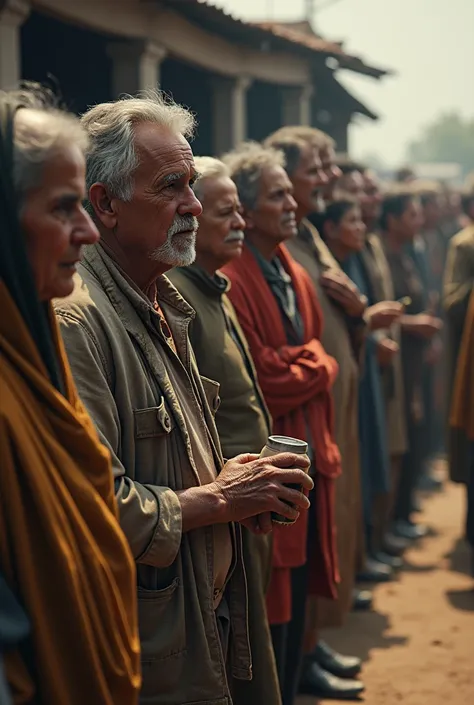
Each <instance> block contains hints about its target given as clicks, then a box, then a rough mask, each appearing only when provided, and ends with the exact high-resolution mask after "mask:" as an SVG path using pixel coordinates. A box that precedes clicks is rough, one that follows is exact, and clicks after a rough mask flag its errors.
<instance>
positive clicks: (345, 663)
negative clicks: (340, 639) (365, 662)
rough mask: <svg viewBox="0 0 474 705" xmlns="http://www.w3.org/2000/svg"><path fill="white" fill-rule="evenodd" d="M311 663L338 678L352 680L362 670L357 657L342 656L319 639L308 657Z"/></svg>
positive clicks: (360, 662)
mask: <svg viewBox="0 0 474 705" xmlns="http://www.w3.org/2000/svg"><path fill="white" fill-rule="evenodd" d="M310 658H311V660H312V661H316V663H317V664H318V665H319V666H321V668H324V670H325V671H328V672H329V673H332V675H333V676H338V678H354V676H356V675H357V674H358V673H360V670H361V668H362V661H361V659H360V658H357V656H343V655H342V654H338V653H337V651H334V649H331V647H330V646H329V644H326V642H325V641H323V640H322V639H320V640H319V641H318V643H317V645H316V648H315V649H314V651H313V653H312V654H311V656H310Z"/></svg>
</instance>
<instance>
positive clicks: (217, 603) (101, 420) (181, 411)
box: [56, 94, 313, 705]
mask: <svg viewBox="0 0 474 705" xmlns="http://www.w3.org/2000/svg"><path fill="white" fill-rule="evenodd" d="M82 122H83V125H84V127H85V129H86V131H87V132H88V134H89V137H90V151H89V155H88V162H87V186H88V197H89V205H90V208H91V211H92V213H93V217H94V219H95V222H96V224H97V227H98V229H99V232H100V234H101V237H102V240H101V242H100V243H98V244H97V245H94V246H91V247H90V248H88V249H87V250H86V252H85V255H84V259H83V263H82V264H81V265H80V266H79V267H78V275H80V276H76V282H75V289H74V292H73V293H72V295H71V296H70V297H69V298H68V299H65V300H62V301H60V302H57V305H56V313H57V316H58V318H59V321H60V324H61V330H62V334H63V338H64V341H65V344H66V348H67V352H68V355H69V359H70V363H71V367H72V370H73V373H74V376H75V380H76V384H77V387H78V390H79V393H80V395H81V397H82V399H83V401H84V403H85V405H86V407H87V409H88V411H89V413H90V415H91V416H92V418H93V420H94V422H95V424H96V426H97V429H98V431H99V434H100V437H101V439H102V441H103V442H104V443H105V444H106V445H107V446H108V448H109V450H110V453H111V456H112V465H113V470H114V475H115V489H116V497H117V501H118V504H119V510H120V519H121V523H122V527H123V529H124V531H125V533H126V535H127V538H128V540H129V542H130V545H131V548H132V551H133V554H134V556H135V560H136V564H137V581H138V614H139V627H140V638H141V648H142V671H143V687H142V693H141V702H142V703H147V705H186V704H190V703H197V702H199V703H201V704H202V705H211V704H212V705H230V704H231V703H232V696H231V693H230V689H229V684H228V676H229V677H233V678H236V679H242V680H250V679H251V677H252V665H251V655H250V650H249V639H248V625H247V608H246V600H247V593H246V578H245V568H244V564H243V560H242V538H241V532H240V529H239V524H238V522H242V523H244V524H245V526H246V527H247V528H250V529H252V530H253V531H255V532H259V531H260V532H265V531H268V530H269V529H270V527H271V524H270V519H269V513H270V512H271V511H276V512H278V513H283V514H284V515H285V516H287V517H289V518H291V519H294V518H296V517H297V516H298V514H299V512H300V511H303V510H306V509H307V508H308V506H309V501H308V499H307V498H306V497H305V496H304V494H303V493H302V492H301V491H298V490H295V489H291V488H290V487H287V486H286V485H287V484H289V483H294V484H296V485H297V486H298V485H300V486H301V487H303V488H306V489H311V487H312V485H313V483H312V481H311V479H309V477H308V476H307V473H306V471H307V469H308V461H307V459H306V458H304V457H301V456H297V455H293V454H280V455H278V456H275V457H273V458H271V459H270V460H268V459H259V457H258V456H257V455H251V454H243V455H240V456H238V457H237V458H234V459H233V460H231V461H228V462H227V463H224V461H223V458H222V452H221V447H220V443H219V437H218V433H217V430H216V426H215V422H214V415H215V412H216V410H217V408H218V405H219V399H218V393H219V385H218V384H217V383H216V382H214V381H212V380H209V379H207V378H205V377H202V376H200V374H199V371H198V367H197V364H196V360H195V356H194V353H193V350H192V347H191V345H190V343H189V338H188V328H189V325H190V323H191V321H192V319H193V317H194V311H193V309H192V308H191V307H190V306H189V305H188V304H187V303H186V302H185V301H184V299H183V298H182V297H181V296H180V295H179V294H178V292H177V290H176V289H175V288H174V287H173V286H172V284H171V283H170V281H169V280H168V279H167V278H166V276H164V273H165V272H166V271H167V270H169V269H170V268H171V267H173V266H185V265H189V264H191V263H192V261H193V260H194V257H195V240H196V230H197V217H198V216H200V215H201V211H202V208H201V204H200V203H199V201H198V200H197V198H196V196H195V194H194V192H193V189H192V185H193V182H194V180H195V178H196V177H197V171H196V168H195V165H194V160H193V154H192V151H191V148H190V146H189V143H188V141H187V139H186V138H187V137H190V136H191V134H192V130H193V122H194V121H193V117H192V115H191V114H190V113H189V112H188V111H187V110H185V109H184V108H182V107H180V106H178V105H176V104H174V103H171V102H166V101H165V100H164V99H163V98H162V97H161V96H160V95H159V94H156V95H152V96H149V97H146V98H128V99H125V100H120V101H117V102H114V103H106V104H101V105H98V106H96V107H94V108H92V109H91V110H89V111H88V112H87V113H86V114H85V115H84V116H83V118H82ZM58 217H64V218H67V217H68V215H67V212H65V213H61V214H59V216H58ZM79 577H80V576H79ZM104 609H107V605H106V604H105V605H104ZM111 658H113V654H111Z"/></svg>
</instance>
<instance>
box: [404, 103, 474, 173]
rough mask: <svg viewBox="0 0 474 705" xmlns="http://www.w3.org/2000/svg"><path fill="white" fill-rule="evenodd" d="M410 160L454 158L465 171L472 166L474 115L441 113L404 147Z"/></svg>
mask: <svg viewBox="0 0 474 705" xmlns="http://www.w3.org/2000/svg"><path fill="white" fill-rule="evenodd" d="M408 155H409V159H410V161H411V162H419V163H427V162H451V163H453V162H456V163H458V164H460V165H461V166H462V168H463V171H464V173H465V174H467V173H468V172H469V171H472V170H474V118H471V119H465V118H463V117H462V116H460V115H458V114H457V113H454V112H452V113H445V114H444V115H440V116H439V117H438V118H437V119H435V120H434V121H433V122H432V123H431V124H430V125H428V126H427V127H426V128H425V129H424V130H423V133H422V134H421V135H420V137H419V138H418V139H416V140H414V141H413V142H412V143H411V144H410V145H409V147H408Z"/></svg>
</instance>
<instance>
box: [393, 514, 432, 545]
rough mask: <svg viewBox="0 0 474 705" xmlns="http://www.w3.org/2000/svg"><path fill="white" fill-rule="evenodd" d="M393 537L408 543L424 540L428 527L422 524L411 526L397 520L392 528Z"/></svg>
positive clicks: (409, 523)
mask: <svg viewBox="0 0 474 705" xmlns="http://www.w3.org/2000/svg"><path fill="white" fill-rule="evenodd" d="M393 531H394V534H395V536H400V537H401V538H402V539H407V540H408V541H418V539H422V538H424V537H425V536H426V535H427V533H428V527H427V526H424V524H412V523H411V522H409V521H404V520H403V519H399V520H398V521H396V522H395V525H394V527H393Z"/></svg>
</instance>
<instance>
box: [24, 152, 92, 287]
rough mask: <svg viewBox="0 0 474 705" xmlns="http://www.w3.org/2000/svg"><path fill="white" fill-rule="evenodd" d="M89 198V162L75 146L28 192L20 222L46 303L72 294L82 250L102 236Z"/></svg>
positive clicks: (61, 154) (55, 159)
mask: <svg viewBox="0 0 474 705" xmlns="http://www.w3.org/2000/svg"><path fill="white" fill-rule="evenodd" d="M84 196H85V161H84V157H83V155H82V152H81V151H80V149H79V148H78V147H76V146H74V145H71V146H69V147H63V148H62V149H61V150H58V152H57V153H56V154H54V156H52V157H51V159H50V160H49V161H48V162H47V163H46V164H45V165H44V169H43V171H42V176H41V185H40V186H39V187H38V188H36V189H33V190H32V191H30V192H29V193H28V194H27V197H26V199H25V202H24V206H23V208H22V210H21V213H20V222H21V226H22V228H23V231H24V233H25V238H26V247H27V253H28V258H29V261H30V264H31V266H32V269H33V274H34V277H35V282H36V288H37V291H38V295H39V298H40V300H41V301H49V300H50V299H53V298H61V297H64V296H69V294H71V293H72V290H73V287H74V283H73V277H74V273H75V271H76V265H77V263H78V262H79V260H80V259H81V248H82V246H83V245H89V244H92V243H94V242H96V241H97V240H98V238H99V233H98V232H97V228H96V227H95V225H94V224H93V222H92V220H91V219H90V217H89V215H88V214H87V213H86V211H85V210H84V208H83V207H82V201H83V199H84Z"/></svg>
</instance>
